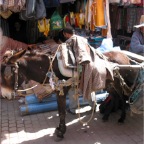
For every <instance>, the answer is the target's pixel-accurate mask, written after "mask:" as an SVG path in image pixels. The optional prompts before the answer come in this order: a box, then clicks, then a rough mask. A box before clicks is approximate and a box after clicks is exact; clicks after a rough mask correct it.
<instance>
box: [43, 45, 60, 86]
mask: <svg viewBox="0 0 144 144" xmlns="http://www.w3.org/2000/svg"><path fill="white" fill-rule="evenodd" d="M60 46H61V45H59V46H58V48H57V50H56V52H55V54H54V56H53V59H52V60H51V61H50V66H49V68H48V72H49V70H50V69H51V71H53V69H52V64H53V61H54V59H55V57H56V54H57V52H58V50H59V48H60ZM48 72H47V73H48ZM47 73H46V76H45V79H44V81H43V83H42V85H44V84H45V82H46V80H47Z"/></svg>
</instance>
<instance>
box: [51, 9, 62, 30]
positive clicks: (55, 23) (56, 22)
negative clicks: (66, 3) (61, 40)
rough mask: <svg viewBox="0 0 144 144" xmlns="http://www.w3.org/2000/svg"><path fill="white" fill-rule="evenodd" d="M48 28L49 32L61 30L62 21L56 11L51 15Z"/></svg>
mask: <svg viewBox="0 0 144 144" xmlns="http://www.w3.org/2000/svg"><path fill="white" fill-rule="evenodd" d="M50 28H51V30H60V29H62V28H63V19H62V18H61V16H60V14H59V12H58V11H57V10H56V11H55V12H54V13H53V15H52V17H51V19H50Z"/></svg>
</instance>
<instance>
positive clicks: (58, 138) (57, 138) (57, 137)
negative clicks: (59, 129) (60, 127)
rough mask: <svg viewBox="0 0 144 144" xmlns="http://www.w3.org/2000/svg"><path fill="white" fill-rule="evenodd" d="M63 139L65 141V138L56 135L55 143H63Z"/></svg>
mask: <svg viewBox="0 0 144 144" xmlns="http://www.w3.org/2000/svg"><path fill="white" fill-rule="evenodd" d="M63 139H64V137H59V136H57V135H56V134H55V136H54V141H55V142H59V141H62V140H63Z"/></svg>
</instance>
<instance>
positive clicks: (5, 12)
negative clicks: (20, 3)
mask: <svg viewBox="0 0 144 144" xmlns="http://www.w3.org/2000/svg"><path fill="white" fill-rule="evenodd" d="M11 15H12V12H11V11H10V10H7V11H3V12H0V16H2V17H3V18H4V19H7V18H9V17H10V16H11Z"/></svg>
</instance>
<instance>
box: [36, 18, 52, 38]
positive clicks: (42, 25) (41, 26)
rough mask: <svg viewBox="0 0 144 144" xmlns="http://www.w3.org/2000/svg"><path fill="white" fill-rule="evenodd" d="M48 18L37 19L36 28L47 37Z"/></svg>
mask: <svg viewBox="0 0 144 144" xmlns="http://www.w3.org/2000/svg"><path fill="white" fill-rule="evenodd" d="M49 22H50V19H46V18H43V19H42V20H38V29H39V32H42V33H44V35H45V36H46V37H47V36H48V33H49V30H50V23H49Z"/></svg>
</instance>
